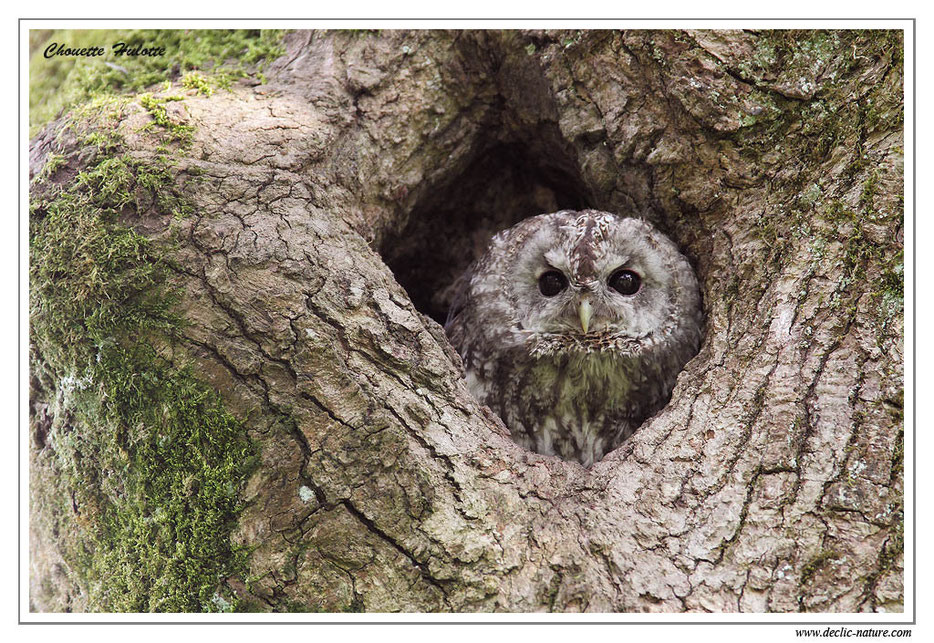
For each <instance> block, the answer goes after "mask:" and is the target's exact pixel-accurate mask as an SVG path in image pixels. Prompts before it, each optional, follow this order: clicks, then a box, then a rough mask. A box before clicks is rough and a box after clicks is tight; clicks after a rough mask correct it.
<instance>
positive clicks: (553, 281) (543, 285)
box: [538, 270, 568, 297]
mask: <svg viewBox="0 0 934 643" xmlns="http://www.w3.org/2000/svg"><path fill="white" fill-rule="evenodd" d="M567 287H568V280H567V277H565V276H564V275H562V274H561V273H560V272H558V271H557V270H549V271H548V272H543V273H542V276H541V277H539V278H538V289H539V290H540V291H541V293H542V294H543V295H545V296H546V297H554V296H555V295H557V294H558V293H559V292H561V291H562V290H564V289H565V288H567Z"/></svg>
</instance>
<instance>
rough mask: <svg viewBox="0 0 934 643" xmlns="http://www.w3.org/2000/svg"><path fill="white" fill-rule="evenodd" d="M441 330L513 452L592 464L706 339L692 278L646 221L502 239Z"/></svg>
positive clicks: (545, 219)
mask: <svg viewBox="0 0 934 643" xmlns="http://www.w3.org/2000/svg"><path fill="white" fill-rule="evenodd" d="M456 288H457V294H456V296H455V298H454V305H453V306H452V309H451V313H450V315H449V316H448V321H447V324H446V326H445V329H446V331H447V333H448V336H449V337H450V339H451V342H452V343H453V345H454V347H455V348H456V349H457V350H458V352H459V353H460V355H461V357H462V358H463V361H464V367H465V370H466V377H467V383H468V386H469V388H470V390H471V392H472V393H473V395H474V396H475V397H476V398H477V399H478V400H480V401H481V402H483V403H485V404H487V405H488V406H489V407H490V408H491V409H492V410H493V411H494V412H496V413H497V414H498V415H499V416H500V417H501V418H502V419H503V421H504V422H505V423H506V426H507V427H509V429H510V431H511V433H512V436H513V439H514V440H515V441H516V442H518V443H519V444H520V445H522V446H524V447H526V448H528V449H531V450H533V451H536V452H538V453H543V454H548V455H558V456H561V457H562V458H565V459H573V460H578V461H579V462H581V463H582V464H583V465H584V466H590V465H591V464H593V463H594V462H596V461H598V460H600V459H601V458H602V457H603V456H604V455H605V454H606V453H608V452H609V451H612V450H613V449H615V448H616V447H617V446H619V445H620V443H621V442H622V441H623V440H625V439H626V438H628V437H629V436H630V435H631V434H632V433H633V432H634V431H635V430H636V429H637V428H638V427H639V425H640V424H642V422H643V421H644V420H645V419H646V418H648V417H650V416H651V415H653V414H654V413H655V412H656V411H658V410H659V409H660V408H661V407H662V406H664V405H665V404H666V403H667V402H668V399H669V397H670V395H671V390H672V388H673V387H674V384H675V379H676V378H677V376H678V373H679V372H680V371H681V369H682V368H683V367H684V365H685V363H686V362H687V361H688V360H689V359H691V357H693V356H694V355H695V354H696V353H697V351H698V347H699V345H700V341H701V335H702V333H703V313H702V310H701V296H700V292H699V289H698V285H697V279H696V277H695V276H694V271H693V270H692V268H691V265H690V264H689V263H688V261H687V259H686V258H685V257H684V256H683V255H682V254H681V253H680V252H679V251H678V249H677V247H676V246H675V244H674V243H672V242H671V241H670V240H669V239H668V238H667V237H665V236H664V235H663V234H662V233H660V232H659V231H658V230H656V229H655V228H654V227H652V225H650V224H649V223H647V222H645V221H643V220H641V219H633V218H623V217H618V216H615V215H613V214H609V213H606V212H598V211H595V210H584V211H581V212H573V211H568V210H564V211H561V212H556V213H554V214H543V215H540V216H536V217H531V218H529V219H525V220H524V221H522V222H520V223H519V224H517V225H516V226H514V227H512V228H510V229H508V230H505V231H504V232H500V233H499V234H497V235H496V236H495V237H494V238H493V240H492V242H491V244H490V247H489V248H488V249H487V251H486V254H485V255H484V256H483V257H481V258H480V259H479V260H478V261H477V262H476V263H475V264H474V265H473V266H471V268H470V269H468V270H467V272H466V273H465V274H464V275H463V276H462V277H461V278H460V280H459V281H458V284H457V286H456Z"/></svg>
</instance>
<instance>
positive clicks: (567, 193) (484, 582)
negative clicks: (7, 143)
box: [30, 30, 904, 612]
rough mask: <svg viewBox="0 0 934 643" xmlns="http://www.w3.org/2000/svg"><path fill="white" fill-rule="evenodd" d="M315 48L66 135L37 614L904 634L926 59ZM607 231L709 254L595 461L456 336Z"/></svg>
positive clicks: (47, 301)
mask: <svg viewBox="0 0 934 643" xmlns="http://www.w3.org/2000/svg"><path fill="white" fill-rule="evenodd" d="M285 45H286V53H285V54H284V55H283V56H282V57H280V58H279V59H278V60H276V61H275V62H274V63H273V65H272V66H271V67H270V68H269V70H267V72H266V74H267V79H266V80H267V82H265V83H262V84H261V83H260V82H259V79H258V78H257V77H255V76H254V77H251V78H247V79H246V80H245V81H242V82H240V83H238V84H236V85H234V86H233V87H232V88H231V89H230V91H217V92H212V93H211V95H206V93H205V92H200V91H199V88H198V86H197V85H195V84H192V83H188V86H189V87H190V89H189V90H188V91H187V92H185V90H184V89H182V88H180V87H179V86H178V85H177V84H176V85H172V86H170V87H168V88H162V89H160V90H159V91H156V92H154V93H149V94H143V95H141V96H135V97H121V98H111V99H106V100H98V101H95V102H91V103H90V104H88V105H85V106H84V107H83V108H80V109H78V110H75V111H73V112H72V113H71V114H70V115H68V116H66V117H63V118H62V119H60V120H59V121H56V122H55V123H53V124H52V125H51V126H49V127H47V128H46V129H45V130H43V131H42V132H41V133H40V134H39V135H38V136H37V137H36V138H35V139H34V140H33V141H32V143H31V164H30V165H31V171H32V173H33V175H34V178H33V183H32V190H31V204H32V213H31V219H30V240H31V251H32V255H31V299H30V305H31V320H32V332H31V337H30V339H31V367H32V381H31V396H32V399H31V429H32V432H33V440H32V443H31V448H30V456H31V462H30V466H31V472H30V476H31V478H30V479H31V498H32V505H31V548H30V555H31V564H32V578H31V582H32V592H31V600H32V603H33V608H34V609H37V610H62V609H70V610H109V609H128V610H198V609H218V610H224V609H258V610H307V611H317V610H323V611H354V610H367V611H400V610H401V611H541V610H554V611H578V610H587V611H607V612H617V611H682V610H690V611H724V612H726V611H845V612H851V611H872V610H878V611H882V610H885V611H900V610H902V609H903V607H902V603H903V595H904V594H903V549H902V537H903V521H902V515H903V507H902V497H903V495H902V490H903V480H902V478H903V473H902V444H903V426H902V425H903V419H902V404H903V402H902V400H903V304H902V301H903V293H902V283H903V277H902V275H903V267H902V262H903V255H902V248H903V238H902V229H903V202H902V190H903V177H902V160H903V150H902V140H903V92H902V83H903V67H902V51H903V47H902V39H901V33H900V32H898V31H866V32H858V31H838V32H828V31H761V32H759V31H748V30H744V31H713V32H712V31H691V30H687V31H684V30H678V31H675V30H671V31H626V32H611V31H445V32H437V31H380V32H369V31H363V32H293V33H289V34H287V35H286V36H285ZM580 207H595V208H598V209H603V210H608V211H612V212H618V213H624V214H631V215H636V216H644V217H646V218H649V219H651V220H652V221H653V222H654V223H655V224H656V225H658V226H659V227H660V228H661V229H662V230H663V231H665V232H666V233H667V234H668V235H669V236H670V237H671V238H673V239H674V240H675V241H676V242H677V243H678V244H679V245H680V246H681V247H682V248H683V250H684V252H685V253H686V254H687V255H688V256H689V257H690V258H691V260H692V261H693V263H694V265H695V267H696V270H697V273H698V277H699V280H700V282H701V285H702V288H703V292H704V297H705V304H704V306H705V313H706V325H707V328H706V337H705V340H704V342H703V346H702V348H701V351H700V353H699V354H698V356H697V357H696V358H695V359H694V360H692V361H691V362H690V363H689V364H688V365H687V367H686V368H685V370H684V372H683V373H682V374H681V376H680V378H679V380H678V384H677V387H676V388H675V391H674V393H673V396H672V399H671V402H670V403H669V404H668V406H667V407H666V408H665V409H663V410H662V411H661V412H660V413H659V414H657V415H656V416H655V417H653V418H652V419H650V420H649V421H647V422H646V424H645V425H644V426H643V427H642V428H641V429H640V430H639V431H638V432H637V433H636V434H635V435H634V436H633V437H632V438H630V439H629V440H628V441H627V442H626V443H625V444H624V445H623V446H622V447H621V448H620V449H618V450H617V451H615V452H613V453H612V454H610V455H609V456H607V457H606V458H605V459H604V460H602V461H601V462H599V463H597V464H596V465H594V466H593V467H592V468H590V469H584V468H582V467H581V466H580V465H578V464H576V463H573V462H564V461H561V460H558V459H555V458H551V457H545V456H540V455H537V454H533V453H528V452H525V451H524V450H523V449H521V448H520V447H518V446H517V445H515V444H514V443H512V442H511V441H510V439H509V436H508V431H507V430H506V429H505V427H504V426H503V425H502V423H501V422H500V421H499V419H498V418H496V417H495V416H493V415H492V414H491V412H490V411H489V410H488V409H486V408H485V407H481V406H480V405H478V404H477V402H476V401H475V400H474V399H473V398H472V397H471V396H470V395H469V393H468V392H467V389H466V387H465V383H464V381H463V379H462V376H461V372H460V370H459V369H460V364H459V360H458V358H457V356H456V355H455V354H454V353H453V351H452V350H451V348H450V346H449V345H448V344H447V342H446V340H445V338H444V333H443V330H442V329H441V327H440V326H439V324H438V323H437V322H438V321H443V317H444V314H445V311H446V308H447V305H448V302H449V296H450V293H449V289H448V287H449V286H450V284H451V282H452V281H453V279H454V278H455V277H456V276H457V274H459V273H460V271H462V270H463V269H464V268H465V267H466V266H467V265H468V264H469V263H470V261H471V260H472V259H473V258H475V257H476V256H477V254H478V253H479V252H480V251H482V248H483V247H484V245H485V243H486V241H487V240H488V239H489V237H490V235H491V234H492V233H493V232H495V231H496V230H498V229H502V228H504V227H506V226H508V225H511V224H512V223H515V222H516V221H518V220H520V219H522V218H524V217H526V216H529V215H533V214H538V213H540V212H546V211H553V210H556V209H559V208H580Z"/></svg>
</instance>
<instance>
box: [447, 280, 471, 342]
mask: <svg viewBox="0 0 934 643" xmlns="http://www.w3.org/2000/svg"><path fill="white" fill-rule="evenodd" d="M472 276H473V266H471V267H470V268H469V269H467V270H465V271H464V272H463V273H462V274H461V276H460V277H458V278H457V280H456V281H455V282H454V284H453V285H452V286H451V290H452V291H453V293H454V296H453V297H451V307H450V308H449V309H448V318H447V320H445V322H444V330H445V331H446V332H447V333H448V334H450V333H451V330H452V327H453V326H454V325H455V324H456V323H457V322H458V320H459V319H460V317H461V316H462V315H463V313H464V311H465V310H466V308H467V302H468V300H469V298H470V278H471V277H472Z"/></svg>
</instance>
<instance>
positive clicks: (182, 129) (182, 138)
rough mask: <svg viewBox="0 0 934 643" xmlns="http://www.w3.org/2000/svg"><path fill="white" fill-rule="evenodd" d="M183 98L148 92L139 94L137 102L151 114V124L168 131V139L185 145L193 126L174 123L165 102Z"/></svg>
mask: <svg viewBox="0 0 934 643" xmlns="http://www.w3.org/2000/svg"><path fill="white" fill-rule="evenodd" d="M180 100H184V97H183V96H158V97H157V96H154V95H152V94H150V93H145V94H140V95H139V103H140V105H142V106H143V108H144V109H145V110H146V111H147V112H149V115H150V116H152V121H153V124H155V125H157V126H159V127H162V128H163V129H165V131H166V132H167V133H168V140H169V141H175V142H178V143H180V144H181V145H182V146H183V147H187V146H188V145H189V144H190V143H191V138H192V132H193V131H194V128H192V127H191V126H190V125H183V124H181V123H176V122H175V121H173V120H172V119H171V118H169V111H168V109H166V103H169V102H174V101H180Z"/></svg>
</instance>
